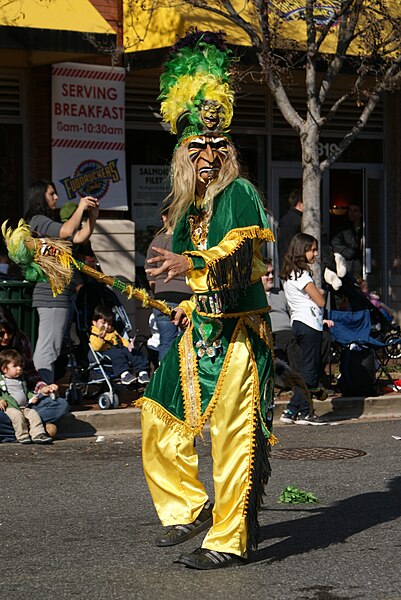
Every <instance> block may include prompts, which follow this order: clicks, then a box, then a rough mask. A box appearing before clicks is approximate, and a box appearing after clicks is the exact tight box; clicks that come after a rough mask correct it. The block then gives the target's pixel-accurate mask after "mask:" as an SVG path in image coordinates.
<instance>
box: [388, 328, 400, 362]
mask: <svg viewBox="0 0 401 600" xmlns="http://www.w3.org/2000/svg"><path fill="white" fill-rule="evenodd" d="M384 343H385V344H387V345H386V346H385V348H384V352H385V353H386V355H387V356H388V357H389V358H393V359H398V358H401V342H400V336H398V335H394V334H393V333H390V334H388V335H386V337H385V338H384Z"/></svg>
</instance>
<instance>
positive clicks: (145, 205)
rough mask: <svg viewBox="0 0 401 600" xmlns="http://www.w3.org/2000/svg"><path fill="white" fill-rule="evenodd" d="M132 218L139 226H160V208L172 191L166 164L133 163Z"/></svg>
mask: <svg viewBox="0 0 401 600" xmlns="http://www.w3.org/2000/svg"><path fill="white" fill-rule="evenodd" d="M131 181H132V185H131V188H132V218H133V220H134V221H135V223H136V226H137V228H143V227H147V226H149V225H154V226H157V227H159V226H160V209H161V206H162V202H163V200H164V199H165V198H166V196H167V194H168V193H169V191H170V181H169V168H168V166H166V165H131Z"/></svg>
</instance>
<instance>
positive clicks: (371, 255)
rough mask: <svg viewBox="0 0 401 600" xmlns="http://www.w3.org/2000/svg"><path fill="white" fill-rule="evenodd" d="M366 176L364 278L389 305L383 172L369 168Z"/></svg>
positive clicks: (365, 173) (365, 172)
mask: <svg viewBox="0 0 401 600" xmlns="http://www.w3.org/2000/svg"><path fill="white" fill-rule="evenodd" d="M363 175H364V194H363V212H364V245H363V247H364V278H365V279H367V281H368V284H369V289H370V291H377V292H378V293H379V294H380V296H381V297H382V298H383V301H384V302H388V280H387V279H388V278H387V270H388V265H387V248H386V244H385V237H386V236H385V232H386V225H387V224H386V216H387V210H386V206H385V195H384V176H383V171H382V169H375V168H372V167H368V168H366V169H364V170H363Z"/></svg>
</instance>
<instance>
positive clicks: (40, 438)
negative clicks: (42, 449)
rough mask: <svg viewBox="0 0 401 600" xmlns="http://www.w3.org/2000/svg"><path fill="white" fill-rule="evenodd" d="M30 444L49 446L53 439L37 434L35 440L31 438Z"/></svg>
mask: <svg viewBox="0 0 401 600" xmlns="http://www.w3.org/2000/svg"><path fill="white" fill-rule="evenodd" d="M32 442H33V443H34V444H51V443H52V442H53V438H51V437H50V435H47V433H39V435H37V436H36V438H32Z"/></svg>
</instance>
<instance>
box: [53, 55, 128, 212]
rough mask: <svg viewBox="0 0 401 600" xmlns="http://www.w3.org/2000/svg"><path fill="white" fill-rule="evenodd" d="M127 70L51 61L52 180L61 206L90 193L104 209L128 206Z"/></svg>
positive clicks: (122, 208) (126, 208)
mask: <svg viewBox="0 0 401 600" xmlns="http://www.w3.org/2000/svg"><path fill="white" fill-rule="evenodd" d="M124 88H125V70H124V69H123V68H121V67H103V66H98V65H87V64H81V63H59V64H55V65H53V66H52V179H53V181H54V183H55V184H56V186H57V192H58V195H59V205H60V206H61V205H62V204H64V203H66V202H74V201H75V202H79V199H80V198H81V197H83V196H94V197H95V198H97V199H98V200H99V201H100V208H101V209H102V210H108V209H109V210H111V209H113V210H128V205H127V189H126V173H125V123H124V106H125V98H124V92H125V89H124Z"/></svg>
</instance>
